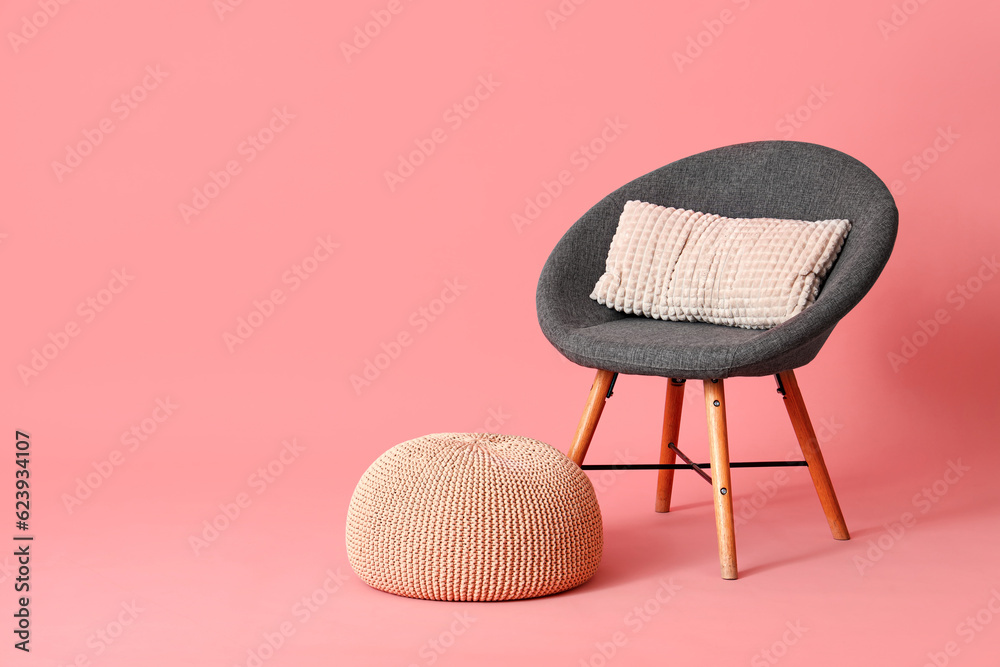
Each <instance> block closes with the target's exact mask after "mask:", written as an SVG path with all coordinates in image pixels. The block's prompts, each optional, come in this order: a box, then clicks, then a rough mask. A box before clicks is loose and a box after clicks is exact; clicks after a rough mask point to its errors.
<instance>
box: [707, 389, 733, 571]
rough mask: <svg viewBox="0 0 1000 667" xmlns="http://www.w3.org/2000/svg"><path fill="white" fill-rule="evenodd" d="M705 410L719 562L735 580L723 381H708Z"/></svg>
mask: <svg viewBox="0 0 1000 667" xmlns="http://www.w3.org/2000/svg"><path fill="white" fill-rule="evenodd" d="M705 412H706V414H707V415H708V443H709V447H710V460H711V463H712V492H713V494H714V496H715V532H716V534H717V536H718V538H719V563H720V565H721V566H722V578H723V579H736V577H737V574H736V572H737V568H736V530H735V528H734V526H733V494H732V486H731V481H730V478H729V435H728V433H727V431H726V396H725V392H724V390H723V386H722V380H705Z"/></svg>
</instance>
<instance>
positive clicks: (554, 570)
mask: <svg viewBox="0 0 1000 667" xmlns="http://www.w3.org/2000/svg"><path fill="white" fill-rule="evenodd" d="M603 546H604V536H603V524H602V522H601V511H600V508H599V507H598V505H597V497H596V496H595V494H594V487H593V486H592V485H591V483H590V480H589V479H588V478H587V475H586V474H585V473H584V472H583V471H582V470H580V468H579V466H577V465H576V464H575V463H573V462H572V461H570V460H569V459H568V458H566V456H564V455H563V454H562V452H560V451H559V450H557V449H556V448H554V447H551V446H550V445H547V444H545V443H544V442H540V441H538V440H532V439H531V438H524V437H519V436H510V435H498V434H494V433H436V434H433V435H425V436H423V437H421V438H416V439H413V440H408V441H406V442H403V443H400V444H398V445H396V446H395V447H393V448H391V449H390V450H389V451H387V452H385V453H384V454H382V456H380V457H379V458H378V459H377V460H376V461H375V462H374V463H373V464H372V465H371V467H369V468H368V470H367V471H366V472H365V474H364V475H363V476H362V477H361V481H360V482H358V486H357V488H356V489H355V490H354V495H353V496H352V497H351V504H350V508H349V509H348V513H347V556H348V559H349V560H350V563H351V567H353V568H354V571H355V572H357V574H358V576H359V577H360V578H361V579H362V580H363V581H365V582H367V583H368V584H369V585H370V586H372V587H374V588H377V589H379V590H383V591H388V592H389V593H395V594H397V595H405V596H407V597H414V598H424V599H429V600H466V601H473V600H475V601H491V600H517V599H522V598H530V597H537V596H540V595H549V594H551V593H558V592H560V591H564V590H567V589H570V588H573V587H574V586H579V585H580V584H582V583H584V582H585V581H587V580H588V579H590V578H591V577H592V576H593V575H594V572H595V571H596V570H597V566H598V564H599V563H600V561H601V553H602V550H603Z"/></svg>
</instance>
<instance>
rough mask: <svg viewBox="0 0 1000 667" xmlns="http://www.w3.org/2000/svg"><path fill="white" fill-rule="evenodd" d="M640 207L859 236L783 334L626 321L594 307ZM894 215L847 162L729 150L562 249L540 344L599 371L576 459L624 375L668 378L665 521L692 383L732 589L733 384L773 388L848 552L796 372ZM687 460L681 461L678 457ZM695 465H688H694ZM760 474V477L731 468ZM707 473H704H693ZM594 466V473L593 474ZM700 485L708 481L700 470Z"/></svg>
mask: <svg viewBox="0 0 1000 667" xmlns="http://www.w3.org/2000/svg"><path fill="white" fill-rule="evenodd" d="M630 199H638V200H641V201H646V202H650V203H653V204H659V205H662V206H673V207H677V208H688V209H693V210H696V211H704V212H709V213H716V214H719V215H723V216H727V217H734V218H735V217H750V218H753V217H774V218H791V219H798V220H822V219H829V218H846V219H848V220H850V221H851V225H852V227H851V232H850V234H849V235H848V237H847V240H846V242H845V243H844V247H843V249H842V250H841V253H840V256H839V258H838V259H837V261H836V263H835V264H834V266H833V268H832V269H831V271H830V273H829V274H828V276H827V278H826V281H825V283H824V284H823V287H822V289H821V291H820V293H819V296H818V297H817V298H816V301H815V303H813V304H812V305H811V306H809V307H808V308H806V309H805V310H804V311H802V312H801V313H800V314H798V315H796V316H795V317H792V318H791V319H789V320H788V321H786V322H784V323H783V324H781V325H779V326H776V327H773V328H771V329H766V330H749V329H739V328H734V327H726V326H720V325H714V324H706V323H697V322H673V321H663V320H653V319H649V318H646V317H638V316H633V315H626V314H623V313H620V312H617V311H615V310H612V309H610V308H608V307H606V306H603V305H600V304H598V303H597V302H596V301H594V300H592V299H591V298H590V296H589V295H590V293H591V291H592V289H593V287H594V283H595V282H596V281H597V279H598V278H599V277H600V275H601V274H602V273H603V271H604V263H605V259H606V258H607V254H608V248H609V246H610V244H611V239H612V237H613V236H614V233H615V229H616V228H617V225H618V218H619V215H620V214H621V211H622V208H623V206H624V205H625V202H626V201H628V200H630ZM897 221H898V213H897V210H896V205H895V202H894V201H893V198H892V195H891V194H890V192H889V190H888V188H887V187H886V186H885V184H884V183H883V182H882V181H881V180H880V179H879V178H878V177H877V176H876V175H875V174H874V173H873V172H872V171H871V170H870V169H868V168H867V167H866V166H865V165H863V164H862V163H861V162H859V161H857V160H856V159H854V158H852V157H850V156H848V155H845V154H844V153H841V152H839V151H836V150H833V149H830V148H826V147H824V146H819V145H816V144H807V143H801V142H792V141H761V142H752V143H746V144H737V145H734V146H726V147H723V148H717V149H715V150H710V151H706V152H704V153H699V154H697V155H694V156H691V157H688V158H684V159H682V160H678V161H676V162H673V163H671V164H668V165H666V166H664V167H661V168H660V169H657V170H655V171H653V172H650V173H649V174H646V175H645V176H641V177H639V178H637V179H635V180H634V181H631V182H630V183H627V184H625V185H624V186H622V187H620V188H618V189H617V190H615V191H614V192H612V193H611V194H609V195H608V196H607V197H605V198H604V199H603V200H602V201H601V202H599V203H598V204H597V205H595V206H594V207H593V208H591V209H590V210H589V211H587V212H586V213H585V214H584V215H583V217H581V218H580V220H578V221H577V222H576V223H575V224H574V225H573V226H572V227H571V228H570V229H569V230H568V231H567V232H566V234H565V235H564V236H563V237H562V239H561V240H560V241H559V243H558V244H557V245H556V247H555V249H554V250H553V251H552V253H551V255H550V256H549V258H548V260H547V261H546V263H545V266H544V267H543V269H542V273H541V277H540V279H539V282H538V291H537V308H538V321H539V324H540V326H541V329H542V332H543V333H544V334H545V336H546V337H547V338H548V340H549V341H550V342H551V343H552V344H553V345H554V346H555V347H556V349H558V350H559V351H560V352H561V353H562V354H563V355H564V356H566V357H567V358H568V359H570V360H571V361H573V362H574V363H577V364H580V365H581V366H586V367H589V368H595V369H597V377H596V379H595V380H594V383H593V386H592V387H591V392H590V397H589V399H588V401H587V404H586V407H585V409H584V413H583V416H582V417H581V420H580V423H579V426H578V428H577V431H576V435H575V436H574V439H573V442H572V444H571V447H570V452H569V456H570V458H571V459H573V460H574V461H575V462H576V463H577V464H578V465H583V461H584V458H585V456H586V454H587V449H588V448H589V446H590V442H591V440H592V438H593V435H594V431H595V429H596V427H597V423H598V420H599V419H600V416H601V412H602V410H603V408H604V403H605V401H606V399H607V398H609V397H610V395H611V388H612V386H613V383H614V381H615V379H616V378H617V375H618V374H619V373H625V374H635V375H656V376H661V377H664V378H668V379H669V381H668V383H667V391H666V401H665V407H664V421H663V433H662V438H661V452H660V462H659V464H652V465H648V466H639V467H651V468H656V469H659V477H658V483H657V494H656V510H657V511H658V512H667V511H669V509H670V495H671V489H672V484H673V472H674V469H677V468H682V467H685V466H683V465H678V464H676V456H677V454H678V453H679V450H678V449H677V435H678V431H679V427H680V416H681V408H682V404H683V396H684V393H683V392H684V382H685V381H686V380H694V379H698V380H704V385H705V405H706V411H707V414H708V423H709V440H710V442H709V446H710V447H709V449H710V467H711V469H712V475H711V482H712V486H713V494H714V501H715V502H714V505H715V515H716V528H717V532H718V538H719V555H720V562H721V567H722V576H723V578H725V579H735V578H736V577H737V562H736V546H735V534H734V530H733V509H732V494H731V493H730V488H731V486H730V473H729V470H730V461H729V448H728V436H727V432H726V412H725V405H726V404H725V396H724V389H723V384H724V383H723V380H724V379H725V378H729V377H738V376H764V375H775V376H776V377H777V380H778V391H779V392H780V393H781V395H782V396H783V398H784V403H785V406H786V408H787V410H788V414H789V416H790V418H791V421H792V424H793V427H794V430H795V434H796V436H797V439H798V441H799V445H800V447H801V449H802V452H803V457H804V459H805V461H804V462H802V464H803V465H806V464H807V465H808V467H809V470H810V473H811V476H812V480H813V483H814V485H815V487H816V491H817V493H818V495H819V498H820V502H821V504H822V507H823V510H824V512H825V514H826V518H827V520H828V522H829V524H830V529H831V532H832V533H833V536H834V538H836V539H840V540H846V539H849V533H848V530H847V526H846V524H845V522H844V518H843V515H842V513H841V510H840V506H839V504H838V502H837V497H836V494H835V493H834V490H833V485H832V484H831V482H830V477H829V474H828V473H827V470H826V465H825V463H824V462H823V455H822V453H821V452H820V449H819V445H818V443H817V441H816V436H815V433H814V431H813V427H812V425H811V423H810V421H809V416H808V413H807V412H806V408H805V403H804V402H803V400H802V395H801V392H800V391H799V387H798V383H797V382H796V379H795V375H794V372H793V369H795V368H798V367H800V366H802V365H804V364H806V363H808V362H810V361H811V360H812V359H813V358H814V357H815V356H816V354H817V353H818V352H819V350H820V348H821V347H822V345H823V343H824V342H825V341H826V339H827V337H828V336H829V335H830V333H831V332H832V331H833V328H834V326H836V324H837V322H838V321H839V320H840V319H841V318H842V317H843V316H844V315H846V314H847V312H848V311H850V310H851V308H853V307H854V306H855V305H856V304H857V303H858V302H859V301H860V300H861V298H862V297H863V296H864V295H865V294H866V293H867V292H868V290H869V289H870V288H871V287H872V285H873V284H874V282H875V280H876V278H877V277H878V276H879V274H880V273H881V271H882V268H883V267H884V266H885V263H886V261H888V258H889V254H890V252H891V250H892V246H893V243H894V241H895V236H896V227H897ZM682 456H683V454H682ZM684 460H685V461H688V462H690V459H687V457H684ZM738 465H761V463H756V464H733V467H736V466H738ZM691 466H692V467H695V468H698V466H697V464H691ZM587 467H592V466H587ZM699 472H700V474H702V476H707V475H705V473H704V472H703V471H700V470H699Z"/></svg>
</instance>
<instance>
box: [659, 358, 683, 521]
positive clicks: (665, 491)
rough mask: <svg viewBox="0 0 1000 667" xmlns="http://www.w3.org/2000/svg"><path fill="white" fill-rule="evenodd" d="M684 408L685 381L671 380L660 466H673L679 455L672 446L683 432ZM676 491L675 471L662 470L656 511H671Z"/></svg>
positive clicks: (664, 406)
mask: <svg viewBox="0 0 1000 667" xmlns="http://www.w3.org/2000/svg"><path fill="white" fill-rule="evenodd" d="M682 407H684V380H675V379H673V378H671V379H670V380H669V381H668V382H667V398H666V401H665V402H664V405H663V436H662V438H661V439H660V464H661V465H673V464H674V462H675V461H676V460H677V454H676V453H675V452H674V450H672V449H670V445H677V438H678V436H679V434H680V431H681V408H682ZM673 490H674V471H673V470H671V469H664V470H660V473H659V476H658V477H657V480H656V511H657V512H669V511H670V495H671V493H672V492H673Z"/></svg>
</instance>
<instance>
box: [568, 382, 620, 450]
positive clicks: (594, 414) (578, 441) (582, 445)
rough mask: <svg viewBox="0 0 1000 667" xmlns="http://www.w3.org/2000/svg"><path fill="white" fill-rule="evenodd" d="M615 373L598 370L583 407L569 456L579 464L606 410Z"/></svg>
mask: <svg viewBox="0 0 1000 667" xmlns="http://www.w3.org/2000/svg"><path fill="white" fill-rule="evenodd" d="M614 376H615V374H614V373H613V372H611V371H601V370H599V371H597V377H595V378H594V384H593V386H592V387H591V388H590V397H589V398H588V399H587V405H586V407H585V408H584V409H583V415H582V416H581V417H580V424H579V425H578V426H577V427H576V435H574V436H573V444H572V445H570V448H569V458H570V459H572V461H573V462H574V463H576V464H577V465H583V459H584V458H585V457H586V456H587V449H588V448H589V447H590V441H591V440H592V439H593V438H594V431H595V430H596V429H597V422H598V421H600V419H601V412H603V411H604V403H605V401H607V396H608V389H609V388H610V387H611V380H612V378H614Z"/></svg>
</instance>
